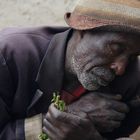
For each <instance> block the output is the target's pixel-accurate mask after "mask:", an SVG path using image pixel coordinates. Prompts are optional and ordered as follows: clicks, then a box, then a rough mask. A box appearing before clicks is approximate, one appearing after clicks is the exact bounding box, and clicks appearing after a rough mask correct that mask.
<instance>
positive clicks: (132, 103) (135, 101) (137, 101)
mask: <svg viewBox="0 0 140 140" xmlns="http://www.w3.org/2000/svg"><path fill="white" fill-rule="evenodd" d="M128 105H129V106H131V107H132V108H137V107H140V98H137V99H133V100H131V101H129V102H128Z"/></svg>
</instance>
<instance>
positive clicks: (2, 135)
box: [0, 31, 46, 140]
mask: <svg viewBox="0 0 140 140" xmlns="http://www.w3.org/2000/svg"><path fill="white" fill-rule="evenodd" d="M35 44H36V45H35ZM45 45H46V40H45V39H44V38H43V37H42V36H40V35H38V34H37V35H36V34H31V33H28V34H27V33H24V32H23V33H9V31H8V33H6V35H5V34H2V33H1V32H0V140H25V139H26V140H32V139H33V140H35V138H34V137H36V139H37V136H38V134H40V132H41V130H42V128H41V125H42V118H41V115H36V114H35V115H36V116H33V117H31V118H27V117H28V115H27V112H26V111H27V109H28V106H29V105H30V103H31V100H32V98H33V97H34V89H33V88H34V85H33V84H34V81H35V78H36V74H37V71H38V68H39V65H40V63H41V59H42V57H43V52H44V49H43V46H45ZM41 47H42V48H41ZM31 128H32V129H31ZM31 137H32V139H31Z"/></svg>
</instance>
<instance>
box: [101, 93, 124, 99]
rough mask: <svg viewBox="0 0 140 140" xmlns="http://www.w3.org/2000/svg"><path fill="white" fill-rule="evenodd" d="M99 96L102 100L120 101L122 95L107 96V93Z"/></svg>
mask: <svg viewBox="0 0 140 140" xmlns="http://www.w3.org/2000/svg"><path fill="white" fill-rule="evenodd" d="M99 95H100V96H102V97H104V98H107V99H112V100H117V101H120V100H121V99H122V95H120V94H115V95H112V94H109V93H99Z"/></svg>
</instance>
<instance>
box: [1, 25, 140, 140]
mask: <svg viewBox="0 0 140 140" xmlns="http://www.w3.org/2000/svg"><path fill="white" fill-rule="evenodd" d="M71 32H72V29H70V28H51V27H40V28H26V29H19V28H12V29H6V30H3V31H1V32H0V77H1V79H0V113H1V115H0V140H24V139H25V137H24V135H25V133H24V120H25V119H26V118H28V117H31V116H33V115H36V114H39V113H43V112H46V111H47V109H48V106H49V104H50V101H51V98H52V93H53V92H54V91H60V90H61V88H62V86H63V77H64V62H65V51H66V44H67V40H68V38H69V36H70V35H71ZM138 62H139V61H138V60H137V61H135V64H134V63H133V64H131V65H134V69H131V67H130V68H129V70H128V74H127V73H126V76H123V77H122V78H121V79H120V77H118V78H116V80H115V81H114V83H112V84H111V85H110V87H108V88H109V92H112V93H113V94H116V93H118V92H119V93H120V94H122V95H123V97H124V98H123V101H124V102H128V101H129V100H131V99H132V98H135V97H136V94H137V95H138V94H140V93H139V88H140V86H139V83H140V82H139V79H140V78H139V77H138V76H136V74H138V72H139V69H140V68H139V67H140V64H138ZM135 71H136V72H135ZM130 73H131V74H132V75H130ZM134 77H136V78H137V79H135V80H133V79H134ZM129 79H130V80H131V81H134V82H128V80H129ZM120 82H121V84H118V83H120ZM125 83H129V84H125ZM123 84H124V85H123ZM104 91H106V92H108V89H105V90H104ZM137 111H138V112H139V109H138V108H137V107H135V108H134V109H132V110H131V112H130V113H129V114H128V117H127V118H126V121H124V122H126V124H127V125H128V126H130V127H131V129H130V130H129V129H128V128H127V127H126V128H125V127H124V125H122V129H121V128H120V129H119V130H121V132H119V133H118V130H116V132H115V134H116V136H117V135H128V134H130V133H131V132H132V131H134V129H136V128H137V127H138V126H139V120H140V119H139V118H140V115H139V114H140V113H139V114H137ZM137 116H138V117H139V118H138V117H137ZM132 118H137V119H134V120H133V119H132ZM124 124H125V123H124ZM126 130H127V131H126ZM107 135H108V134H107ZM110 135H111V134H109V136H110ZM113 137H114V136H113Z"/></svg>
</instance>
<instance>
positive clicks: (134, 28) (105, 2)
mask: <svg viewBox="0 0 140 140" xmlns="http://www.w3.org/2000/svg"><path fill="white" fill-rule="evenodd" d="M65 20H66V22H67V24H68V25H69V26H70V27H72V28H74V29H78V30H87V29H93V28H94V29H95V28H97V29H102V30H115V31H131V32H138V33H140V0H79V2H78V4H77V5H76V7H75V9H74V10H73V11H72V12H71V13H70V12H69V13H66V14H65Z"/></svg>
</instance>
